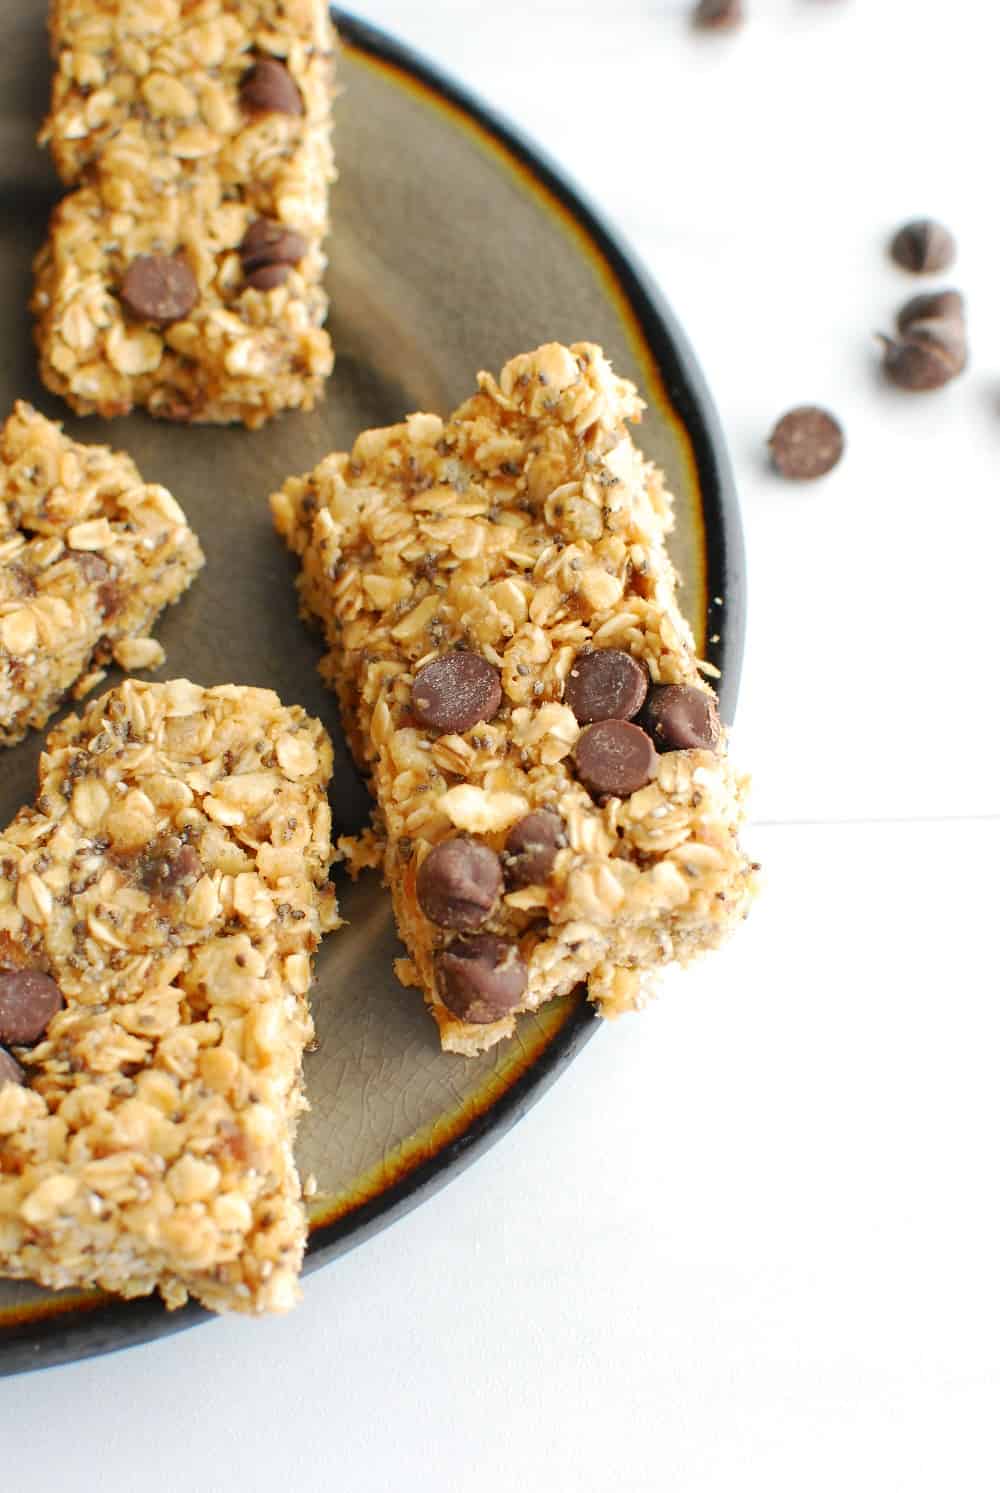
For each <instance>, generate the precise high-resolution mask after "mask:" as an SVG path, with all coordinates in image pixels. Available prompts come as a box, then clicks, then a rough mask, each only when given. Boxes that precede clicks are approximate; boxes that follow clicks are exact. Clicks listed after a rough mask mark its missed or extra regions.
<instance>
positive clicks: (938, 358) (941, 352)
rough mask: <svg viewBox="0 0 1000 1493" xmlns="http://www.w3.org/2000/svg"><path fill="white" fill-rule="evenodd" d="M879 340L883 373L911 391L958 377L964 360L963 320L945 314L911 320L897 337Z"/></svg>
mask: <svg viewBox="0 0 1000 1493" xmlns="http://www.w3.org/2000/svg"><path fill="white" fill-rule="evenodd" d="M881 340H882V345H883V348H884V350H885V351H884V356H883V359H882V366H883V368H884V369H885V373H886V377H887V378H888V379H889V380H890V381H891V382H892V383H894V384H895V385H896V386H897V388H900V389H907V390H910V391H911V392H913V393H926V392H927V391H929V390H931V389H940V388H942V387H943V386H944V385H945V384H948V383H950V382H951V380H952V379H953V378H957V377H958V375H959V374H960V373H961V372H962V370H963V369H964V367H965V365H966V363H967V361H968V356H969V354H968V346H967V344H966V340H965V326H964V323H962V322H955V321H953V320H950V319H947V318H945V317H933V318H930V319H929V320H926V321H911V322H910V323H909V325H908V326H907V329H906V336H905V337H902V338H900V339H899V341H893V340H892V338H891V337H883V338H882V339H881Z"/></svg>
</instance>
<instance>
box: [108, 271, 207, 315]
mask: <svg viewBox="0 0 1000 1493" xmlns="http://www.w3.org/2000/svg"><path fill="white" fill-rule="evenodd" d="M121 297H122V300H123V302H124V303H125V306H126V307H127V309H128V310H129V311H131V313H132V315H133V316H135V317H138V319H139V320H140V321H152V322H155V323H156V325H157V326H160V327H166V326H169V325H170V323H171V322H173V321H182V320H183V319H184V317H185V316H189V315H190V313H191V312H192V311H193V310H194V308H195V306H196V305H197V304H198V282H197V280H196V279H195V277H194V271H193V270H192V268H191V266H190V265H189V264H188V262H187V260H186V259H183V258H181V257H180V256H178V255H176V254H140V255H138V257H137V258H135V259H133V261H132V263H131V264H130V265H129V267H128V269H127V270H126V271H125V277H124V279H123V280H122V288H121Z"/></svg>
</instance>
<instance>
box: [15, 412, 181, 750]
mask: <svg viewBox="0 0 1000 1493" xmlns="http://www.w3.org/2000/svg"><path fill="white" fill-rule="evenodd" d="M203 564H204V558H203V556H202V553H201V549H200V547H199V544H198V541H197V539H196V538H195V535H194V534H193V533H192V531H191V529H190V528H189V527H188V523H187V520H186V518H185V517H184V514H183V513H182V511H181V509H180V508H179V506H178V505H177V503H176V502H175V501H174V499H173V498H172V497H171V495H170V493H168V492H167V490H166V488H163V487H159V486H156V485H155V484H153V483H147V482H143V480H142V477H141V476H140V474H139V472H138V470H137V468H136V466H135V463H134V462H133V461H132V460H131V458H130V457H128V456H126V455H124V454H123V453H121V452H114V451H110V450H108V448H107V447H105V446H83V445H80V444H79V443H78V442H76V441H72V440H70V438H69V437H68V436H67V435H64V434H63V431H62V429H61V427H60V426H59V425H56V424H53V422H52V421H51V420H46V419H45V418H44V416H42V415H40V414H38V412H37V411H36V410H33V409H32V408H31V406H30V405H28V404H23V403H19V404H18V405H16V406H15V409H14V413H13V414H12V415H11V417H10V419H9V420H8V421H7V423H6V425H5V426H4V428H3V431H2V433H0V745H4V746H10V745H12V744H13V743H14V742H17V741H20V739H21V738H22V737H23V736H24V735H25V733H26V732H27V731H28V729H29V727H32V726H35V727H37V726H44V724H45V722H46V721H47V720H48V719H49V717H50V716H51V715H52V713H53V711H55V710H56V709H57V708H58V706H59V704H60V702H61V701H62V699H63V698H64V696H65V695H66V694H67V692H68V691H69V690H70V689H72V688H73V687H74V686H76V689H77V692H78V693H83V692H85V691H86V690H87V689H89V688H92V687H93V685H94V684H96V683H98V682H99V680H100V679H102V678H103V677H104V675H103V673H102V672H101V665H103V664H105V663H109V662H110V661H111V660H112V659H114V661H115V662H116V663H118V664H120V665H121V666H122V667H123V668H149V667H151V666H155V665H158V664H159V663H161V662H162V661H163V650H162V649H161V647H160V645H159V644H158V643H156V642H154V641H153V640H152V639H151V638H150V637H149V635H148V634H149V632H150V630H151V628H152V627H153V624H154V623H155V621H156V619H157V617H158V616H159V614H160V612H161V611H162V610H163V608H164V607H165V606H167V605H168V603H170V602H173V601H176V600H177V599H178V597H179V596H181V595H182V594H183V593H184V592H185V591H186V590H187V588H188V586H189V585H190V584H191V582H192V580H193V579H194V577H195V575H196V574H197V573H198V571H199V570H200V569H201V566H202V565H203Z"/></svg>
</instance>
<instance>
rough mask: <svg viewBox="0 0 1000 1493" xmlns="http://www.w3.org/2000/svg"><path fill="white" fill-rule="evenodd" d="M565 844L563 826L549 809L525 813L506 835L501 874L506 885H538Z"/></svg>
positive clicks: (546, 875)
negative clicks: (505, 879) (502, 871)
mask: <svg viewBox="0 0 1000 1493" xmlns="http://www.w3.org/2000/svg"><path fill="white" fill-rule="evenodd" d="M566 844H567V839H566V826H565V825H564V824H563V822H562V820H561V819H560V818H559V815H558V814H556V813H554V812H553V810H552V809H536V810H535V812H534V813H533V814H525V816H524V818H523V819H519V820H518V822H517V824H515V825H514V827H513V829H512V830H511V831H510V833H509V834H508V836H507V843H506V845H505V846H504V857H503V863H504V874H505V875H506V878H507V884H508V886H540V885H541V884H542V883H543V882H545V881H547V880H548V878H549V875H550V873H551V871H552V867H553V866H554V864H555V859H556V856H557V855H558V854H559V852H560V850H562V848H563V846H564V845H566Z"/></svg>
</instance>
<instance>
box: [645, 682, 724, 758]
mask: <svg viewBox="0 0 1000 1493" xmlns="http://www.w3.org/2000/svg"><path fill="white" fill-rule="evenodd" d="M639 723H640V725H641V726H642V727H643V728H644V729H645V730H646V731H648V732H649V734H650V736H651V737H652V738H653V742H654V744H655V745H656V746H657V747H658V748H659V750H660V751H661V752H683V751H687V750H689V749H691V748H693V747H704V748H705V749H706V750H708V751H714V750H715V748H716V747H717V746H718V744H719V737H720V736H721V735H722V722H721V721H720V720H719V712H718V709H717V708H716V704H715V701H714V699H713V698H712V696H711V695H710V694H708V693H707V691H705V690H703V689H696V688H695V686H694V685H693V684H654V686H653V688H652V689H651V690H650V692H649V699H648V700H647V701H646V708H645V709H644V710H643V712H642V715H641V716H640V717H639Z"/></svg>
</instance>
